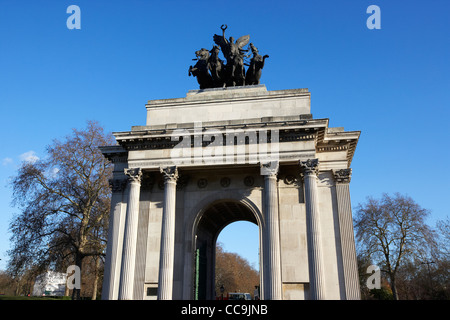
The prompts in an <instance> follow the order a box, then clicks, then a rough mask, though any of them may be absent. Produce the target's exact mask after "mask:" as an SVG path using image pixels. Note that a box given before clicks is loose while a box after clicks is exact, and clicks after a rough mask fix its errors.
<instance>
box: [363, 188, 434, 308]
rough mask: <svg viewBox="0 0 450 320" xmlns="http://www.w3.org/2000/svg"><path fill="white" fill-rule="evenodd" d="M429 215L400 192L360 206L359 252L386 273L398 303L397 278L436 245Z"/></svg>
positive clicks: (385, 195)
mask: <svg viewBox="0 0 450 320" xmlns="http://www.w3.org/2000/svg"><path fill="white" fill-rule="evenodd" d="M428 215H429V211H428V210H426V209H423V208H421V207H420V206H419V205H418V204H417V203H415V202H414V200H413V199H412V198H410V197H408V196H404V195H401V194H399V193H396V194H395V195H394V196H389V195H388V194H383V196H382V198H381V199H380V200H378V199H374V198H371V197H369V198H368V199H367V202H366V203H365V204H359V205H358V207H357V210H356V215H355V229H356V238H357V241H358V245H359V248H358V250H359V251H360V253H361V254H364V255H367V256H368V257H369V258H370V259H371V260H372V261H374V262H375V263H377V264H379V266H380V268H381V270H382V271H384V272H386V274H387V276H388V278H389V280H390V285H391V289H392V294H393V296H394V299H396V300H398V291H397V288H396V276H397V272H398V271H399V268H400V267H401V265H402V263H404V262H405V261H407V260H408V259H410V258H413V257H424V256H426V255H427V250H428V248H429V247H430V244H431V243H433V241H432V240H433V238H434V235H433V231H432V230H431V229H430V228H429V227H428V226H427V225H426V223H425V218H426V217H427V216H428Z"/></svg>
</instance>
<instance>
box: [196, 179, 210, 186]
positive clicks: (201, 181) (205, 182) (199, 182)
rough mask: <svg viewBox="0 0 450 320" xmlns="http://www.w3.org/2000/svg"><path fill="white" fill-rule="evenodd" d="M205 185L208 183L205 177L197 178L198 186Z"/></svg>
mask: <svg viewBox="0 0 450 320" xmlns="http://www.w3.org/2000/svg"><path fill="white" fill-rule="evenodd" d="M207 185H208V180H206V179H205V178H200V179H198V181H197V186H198V187H199V188H206V186H207Z"/></svg>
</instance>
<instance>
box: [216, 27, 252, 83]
mask: <svg viewBox="0 0 450 320" xmlns="http://www.w3.org/2000/svg"><path fill="white" fill-rule="evenodd" d="M220 29H222V35H221V36H220V35H217V34H215V35H214V37H213V39H214V43H215V44H217V45H218V46H220V49H221V50H222V53H223V55H224V57H225V59H226V60H227V65H226V68H225V71H226V73H227V75H228V83H227V85H230V86H243V85H245V69H244V56H245V53H246V52H247V51H248V50H244V49H243V47H244V46H246V45H247V44H248V42H249V41H250V36H249V35H246V36H242V37H240V38H238V39H237V40H236V42H235V41H234V38H233V37H230V39H229V40H228V39H227V38H226V37H225V30H226V29H227V25H222V26H221V27H220Z"/></svg>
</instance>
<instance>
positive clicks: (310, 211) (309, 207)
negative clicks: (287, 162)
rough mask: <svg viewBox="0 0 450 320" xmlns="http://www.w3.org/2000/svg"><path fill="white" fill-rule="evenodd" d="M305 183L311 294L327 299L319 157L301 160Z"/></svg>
mask: <svg viewBox="0 0 450 320" xmlns="http://www.w3.org/2000/svg"><path fill="white" fill-rule="evenodd" d="M300 167H301V169H302V174H303V180H304V184H305V206H306V225H307V235H308V260H309V287H310V288H309V294H310V299H312V300H323V299H325V283H324V281H325V275H324V267H323V257H322V239H321V232H320V212H319V200H318V194H317V183H316V179H317V174H318V168H319V159H308V160H307V161H300Z"/></svg>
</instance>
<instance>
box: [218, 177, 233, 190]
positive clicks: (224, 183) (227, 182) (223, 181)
mask: <svg viewBox="0 0 450 320" xmlns="http://www.w3.org/2000/svg"><path fill="white" fill-rule="evenodd" d="M230 183H231V180H230V178H228V177H223V178H222V179H220V185H221V186H222V187H224V188H227V187H229V186H230Z"/></svg>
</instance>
